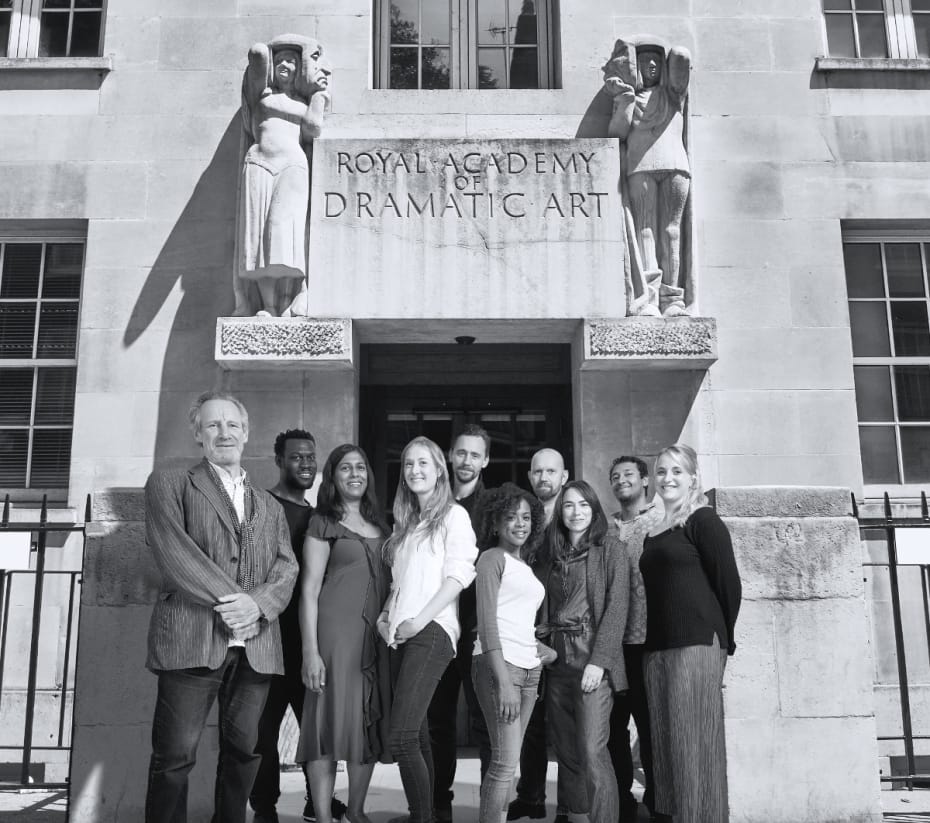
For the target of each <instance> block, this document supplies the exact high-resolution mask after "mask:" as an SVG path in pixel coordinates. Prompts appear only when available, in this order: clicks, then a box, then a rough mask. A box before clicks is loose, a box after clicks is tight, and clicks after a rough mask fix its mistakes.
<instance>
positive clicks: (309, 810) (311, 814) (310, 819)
mask: <svg viewBox="0 0 930 823" xmlns="http://www.w3.org/2000/svg"><path fill="white" fill-rule="evenodd" d="M304 800H305V801H306V802H305V803H304V820H306V821H307V823H316V812H315V811H314V810H313V798H312V797H310V795H309V794H308V795H306V796H305V797H304ZM329 809H330V813H331V814H332V816H333V820H342V816H343V815H344V814H345V813H346V804H345V803H343V802H342V801H341V800H340V799H339V798H338V797H336V795H333V802H332V803H331V804H330V807H329ZM275 821H277V818H275Z"/></svg>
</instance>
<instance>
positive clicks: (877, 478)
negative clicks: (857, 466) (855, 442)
mask: <svg viewBox="0 0 930 823" xmlns="http://www.w3.org/2000/svg"><path fill="white" fill-rule="evenodd" d="M859 448H860V450H861V452H862V477H863V480H864V481H865V482H866V483H898V482H899V481H898V453H897V449H896V447H895V442H894V428H893V427H892V426H860V427H859Z"/></svg>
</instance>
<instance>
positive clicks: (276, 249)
mask: <svg viewBox="0 0 930 823" xmlns="http://www.w3.org/2000/svg"><path fill="white" fill-rule="evenodd" d="M322 51H323V49H322V47H321V46H320V44H319V43H318V42H317V41H316V40H314V39H312V38H309V37H302V36H300V35H297V34H283V35H281V36H280V37H276V38H274V39H273V40H272V41H271V42H270V43H267V44H266V43H256V44H255V45H254V46H252V48H251V49H249V65H248V68H247V69H246V70H245V75H244V76H243V78H242V124H243V127H244V135H245V140H244V144H245V148H246V150H245V156H244V159H243V162H242V175H241V178H240V181H239V207H238V213H237V220H236V245H237V248H236V270H235V273H234V278H233V279H234V291H235V296H236V307H235V310H234V314H235V315H236V316H238V317H242V316H247V315H254V314H259V315H272V316H282V317H287V316H291V315H306V314H307V313H308V304H307V230H308V227H307V210H308V207H309V202H310V171H309V168H310V167H309V162H308V152H309V151H310V149H311V147H312V141H313V138H315V137H319V135H320V133H321V131H322V128H323V115H324V113H325V112H326V111H328V110H329V107H330V97H329V79H330V75H331V74H332V70H331V68H330V66H329V64H328V63H326V62H325V61H324V60H323V58H322Z"/></svg>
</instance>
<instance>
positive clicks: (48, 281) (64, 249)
mask: <svg viewBox="0 0 930 823" xmlns="http://www.w3.org/2000/svg"><path fill="white" fill-rule="evenodd" d="M83 262H84V246H83V245H81V244H80V243H49V244H48V245H47V246H46V247H45V276H44V277H43V278H42V296H43V297H56V298H69V297H70V298H74V299H77V298H79V297H80V296H81V267H82V264H83Z"/></svg>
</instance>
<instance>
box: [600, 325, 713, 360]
mask: <svg viewBox="0 0 930 823" xmlns="http://www.w3.org/2000/svg"><path fill="white" fill-rule="evenodd" d="M716 360H717V322H716V321H715V320H714V319H713V318H712V317H622V318H617V319H589V320H585V322H584V364H583V365H582V368H585V369H641V368H665V369H707V368H709V367H710V365H711V364H712V363H714V362H715V361H716Z"/></svg>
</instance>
